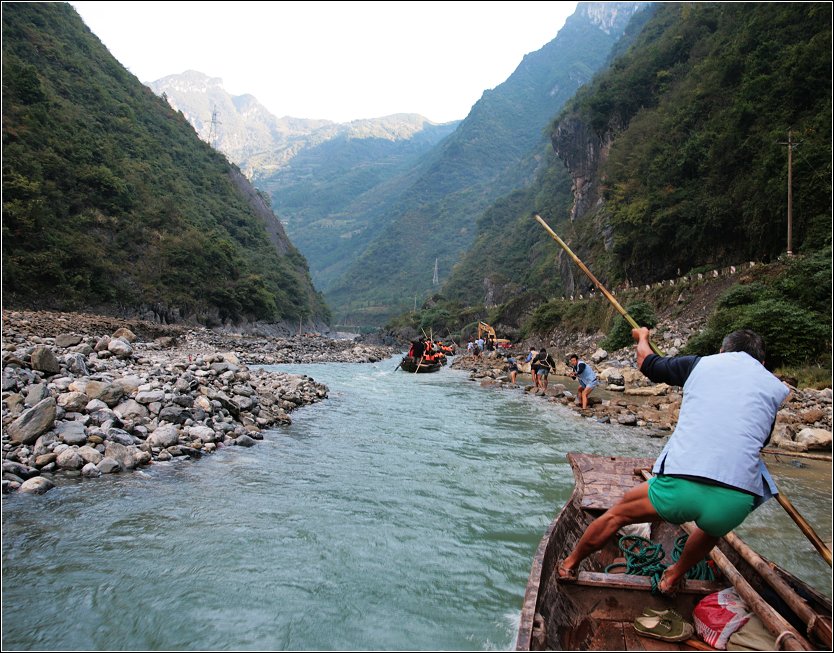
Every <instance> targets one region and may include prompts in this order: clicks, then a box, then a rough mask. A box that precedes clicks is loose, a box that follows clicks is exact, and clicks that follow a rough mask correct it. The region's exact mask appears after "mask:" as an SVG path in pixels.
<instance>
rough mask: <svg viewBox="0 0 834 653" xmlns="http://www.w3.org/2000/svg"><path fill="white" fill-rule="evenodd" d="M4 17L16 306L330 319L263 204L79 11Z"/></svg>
mask: <svg viewBox="0 0 834 653" xmlns="http://www.w3.org/2000/svg"><path fill="white" fill-rule="evenodd" d="M2 18H3V291H4V296H3V299H4V305H5V306H7V307H25V308H59V309H88V310H90V309H92V310H101V311H108V312H119V313H122V314H140V315H142V316H147V317H154V318H155V319H158V320H163V321H172V320H178V319H182V318H192V319H198V320H201V321H203V322H206V323H210V324H217V323H220V322H236V321H240V320H292V321H295V322H296V323H297V321H298V320H303V319H310V320H321V319H322V318H327V317H329V316H328V313H327V309H326V307H325V306H324V304H323V302H322V300H321V298H320V296H319V295H318V294H317V293H316V292H315V290H314V289H313V287H312V284H311V281H310V278H309V273H308V271H307V266H306V262H305V261H304V258H303V257H302V256H301V255H300V254H299V253H298V251H297V250H296V249H295V248H294V247H293V246H292V245H291V244H290V242H289V241H288V239H287V237H286V234H285V233H284V230H283V228H282V227H281V224H280V223H279V222H278V220H277V219H276V218H275V215H274V214H273V213H272V211H271V210H270V209H269V207H268V205H267V204H266V203H265V202H264V200H263V198H262V197H261V196H260V195H259V194H258V192H257V191H255V189H254V188H252V186H251V185H250V184H249V183H248V182H247V181H246V179H245V178H244V177H243V176H242V175H241V173H240V172H239V171H238V170H237V169H236V168H235V167H233V166H231V165H230V164H229V163H228V162H227V161H226V159H225V158H224V157H223V155H221V154H219V153H217V152H215V151H213V150H212V149H211V148H210V147H209V146H207V145H206V144H204V143H202V142H201V141H200V140H199V139H198V138H197V137H196V136H195V134H194V130H193V129H192V128H191V126H190V125H189V124H188V123H187V122H186V121H185V119H184V118H183V117H182V116H181V115H180V114H178V113H177V112H175V111H173V110H172V109H171V108H170V107H169V106H168V105H167V103H165V102H164V101H163V100H161V99H160V98H158V97H156V96H155V95H154V94H153V93H152V92H151V91H150V90H149V89H148V88H147V87H145V86H143V85H142V84H140V83H139V81H138V80H137V79H136V78H135V77H134V76H133V75H131V74H130V73H129V72H128V71H126V70H125V69H124V68H123V67H122V66H121V65H120V64H119V63H118V62H117V61H116V60H115V59H114V58H113V57H112V56H111V55H110V54H109V53H108V52H107V50H106V49H105V48H104V46H103V45H102V44H101V42H100V41H99V40H98V39H97V38H95V36H94V35H93V34H92V33H90V31H89V30H88V29H87V28H86V26H85V25H84V24H83V22H82V21H81V19H80V18H79V17H78V15H77V14H76V13H75V11H74V10H73V9H72V8H71V7H70V6H69V5H67V4H63V3H6V4H4V5H3V16H2Z"/></svg>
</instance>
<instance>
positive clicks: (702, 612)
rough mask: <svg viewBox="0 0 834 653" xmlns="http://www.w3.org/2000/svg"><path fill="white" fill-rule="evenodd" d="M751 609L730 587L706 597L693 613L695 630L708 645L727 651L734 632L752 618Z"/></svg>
mask: <svg viewBox="0 0 834 653" xmlns="http://www.w3.org/2000/svg"><path fill="white" fill-rule="evenodd" d="M752 614H753V613H752V612H751V611H750V608H748V607H747V604H746V603H745V602H744V600H743V599H742V598H741V597H740V596H739V595H738V594H736V591H735V589H733V588H732V587H728V588H727V589H725V590H721V591H720V592H715V593H714V594H710V595H709V596H706V597H704V598H703V599H701V601H700V602H699V603H698V605H696V606H695V609H694V610H693V611H692V620H693V621H694V622H695V630H696V631H697V632H698V635H700V636H701V639H703V640H704V641H705V642H706V643H707V644H709V645H710V646H712V647H713V648H717V649H726V648H727V642H728V641H729V639H730V637H731V636H732V634H733V633H734V632H736V631H737V630H738V629H739V628H741V627H742V626H743V625H744V624H746V623H747V621H748V620H749V619H750V617H751V616H752Z"/></svg>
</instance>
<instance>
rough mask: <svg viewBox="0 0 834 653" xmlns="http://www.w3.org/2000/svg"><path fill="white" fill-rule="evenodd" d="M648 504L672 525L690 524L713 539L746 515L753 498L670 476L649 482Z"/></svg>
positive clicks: (748, 512)
mask: <svg viewBox="0 0 834 653" xmlns="http://www.w3.org/2000/svg"><path fill="white" fill-rule="evenodd" d="M649 501H651V503H652V506H653V507H654V509H655V510H656V511H657V514H658V515H660V516H661V518H663V519H665V520H666V521H668V522H670V523H672V524H682V523H684V522H688V521H694V522H695V524H696V525H697V526H698V528H700V529H701V530H702V531H704V532H705V533H707V534H709V535H712V536H714V537H721V536H723V535H726V534H727V533H729V532H730V531H731V530H733V529H734V528H735V527H736V526H738V525H739V524H740V523H741V522H743V521H744V518H745V517H747V515H749V514H750V511H751V510H752V509H753V495H752V494H747V493H746V492H741V491H740V490H732V489H730V488H727V487H721V486H719V485H708V484H706V483H698V482H696V481H690V480H689V479H686V478H675V477H673V476H654V477H652V478H650V479H649Z"/></svg>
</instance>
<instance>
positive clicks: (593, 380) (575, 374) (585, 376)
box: [569, 354, 599, 410]
mask: <svg viewBox="0 0 834 653" xmlns="http://www.w3.org/2000/svg"><path fill="white" fill-rule="evenodd" d="M569 360H570V366H571V370H573V371H572V372H571V375H570V377H571V378H572V379H576V380H578V381H579V390H578V391H577V395H578V397H577V398H578V399H579V401H580V403H581V404H582V410H585V409H586V408H587V407H588V397H589V396H590V394H591V392H593V390H594V388H596V387H597V386H598V385H599V380H598V379H597V375H596V373H595V372H594V370H593V369H591V366H590V365H588V364H587V363H585V362H583V361H581V360H579V356H578V355H577V354H571V355H570V358H569Z"/></svg>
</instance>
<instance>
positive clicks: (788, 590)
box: [724, 531, 831, 649]
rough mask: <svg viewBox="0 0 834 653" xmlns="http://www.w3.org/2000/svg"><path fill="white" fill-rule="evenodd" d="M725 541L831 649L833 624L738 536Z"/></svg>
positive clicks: (730, 533) (730, 536) (732, 534)
mask: <svg viewBox="0 0 834 653" xmlns="http://www.w3.org/2000/svg"><path fill="white" fill-rule="evenodd" d="M724 539H725V540H726V541H727V544H729V545H730V546H731V547H733V549H735V550H736V552H737V553H738V554H739V555H740V556H741V557H742V558H743V559H744V560H745V561H746V562H747V564H749V565H750V566H751V567H753V569H755V570H756V571H757V572H758V573H759V574H760V575H761V577H762V578H764V579H765V580H766V581H767V584H768V585H770V586H771V587H772V588H773V589H774V590H775V591H776V593H777V594H778V595H779V596H780V597H781V598H782V600H783V601H784V602H785V603H787V604H788V607H789V608H790V609H791V610H793V611H794V613H795V614H796V616H797V617H799V618H800V619H802V621H803V622H804V623H805V625H806V626H807V627H808V634H811V633H813V634H814V635H815V636H816V637H818V638H819V640H820V641H821V642H822V643H823V644H825V645H826V646H827V647H828V648H829V649H830V648H831V624H830V623H828V622H827V621H825V620H824V619H820V615H818V614H817V613H816V612H815V611H814V610H812V609H811V607H810V606H809V605H808V603H807V602H806V601H805V600H804V599H803V598H802V597H800V596H799V595H798V594H797V593H796V592H795V591H794V589H793V588H792V587H791V586H790V585H788V583H787V582H786V581H785V579H784V578H782V576H780V575H779V574H778V573H777V572H776V571H775V570H774V569H773V564H772V563H770V564H768V563H767V562H766V561H765V560H764V559H763V558H762V557H761V556H760V555H759V554H758V553H756V552H755V551H754V550H753V549H751V548H750V546H749V545H748V544H747V543H746V542H745V541H744V540H742V539H741V538H740V537H739V536H738V535H736V534H735V533H733V532H732V531H731V532H729V533H727V534H726V535H725V536H724Z"/></svg>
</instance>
